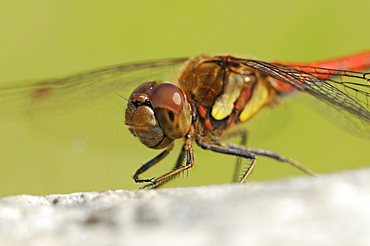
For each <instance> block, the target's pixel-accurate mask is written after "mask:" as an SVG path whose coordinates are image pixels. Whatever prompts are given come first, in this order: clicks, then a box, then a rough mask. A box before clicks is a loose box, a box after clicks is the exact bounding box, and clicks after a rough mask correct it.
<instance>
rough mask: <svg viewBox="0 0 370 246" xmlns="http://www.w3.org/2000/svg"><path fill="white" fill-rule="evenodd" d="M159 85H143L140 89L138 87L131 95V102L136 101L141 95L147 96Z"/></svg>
mask: <svg viewBox="0 0 370 246" xmlns="http://www.w3.org/2000/svg"><path fill="white" fill-rule="evenodd" d="M156 84H157V83H156V82H146V83H143V84H141V85H139V86H138V87H136V89H135V90H134V91H133V92H132V93H131V95H130V98H129V99H130V101H134V100H135V97H137V96H139V95H140V94H147V93H148V91H149V90H150V89H151V88H152V87H154V86H155V85H156Z"/></svg>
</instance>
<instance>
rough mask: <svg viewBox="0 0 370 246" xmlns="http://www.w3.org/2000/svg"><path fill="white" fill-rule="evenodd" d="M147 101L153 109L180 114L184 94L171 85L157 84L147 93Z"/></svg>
mask: <svg viewBox="0 0 370 246" xmlns="http://www.w3.org/2000/svg"><path fill="white" fill-rule="evenodd" d="M148 97H149V100H150V102H151V104H152V106H153V108H162V109H167V110H170V111H173V112H176V113H178V112H180V111H181V110H182V108H183V105H184V100H185V99H184V93H183V92H182V91H181V90H180V88H179V87H177V86H176V85H173V84H168V83H164V84H159V85H157V86H154V87H153V88H152V89H151V90H150V91H149V92H148Z"/></svg>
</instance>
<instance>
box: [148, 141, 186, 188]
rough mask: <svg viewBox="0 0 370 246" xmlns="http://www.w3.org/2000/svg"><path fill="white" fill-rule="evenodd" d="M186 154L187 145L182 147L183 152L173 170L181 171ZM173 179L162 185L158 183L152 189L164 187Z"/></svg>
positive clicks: (165, 181)
mask: <svg viewBox="0 0 370 246" xmlns="http://www.w3.org/2000/svg"><path fill="white" fill-rule="evenodd" d="M185 152H186V149H185V144H183V145H182V148H181V152H180V154H179V157H178V158H177V161H176V163H175V166H174V167H173V169H172V170H176V169H179V168H180V167H181V166H182V163H183V162H184V160H185ZM170 180H171V179H170V178H168V179H166V180H163V181H162V182H160V183H157V184H156V185H153V186H152V189H157V188H159V187H161V186H163V185H164V184H166V183H167V182H169V181H170Z"/></svg>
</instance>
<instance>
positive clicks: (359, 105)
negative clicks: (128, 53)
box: [0, 51, 370, 189]
mask: <svg viewBox="0 0 370 246" xmlns="http://www.w3.org/2000/svg"><path fill="white" fill-rule="evenodd" d="M369 68H370V51H365V52H361V53H357V54H352V55H349V56H344V57H340V58H335V59H328V60H323V61H318V62H311V63H292V62H264V61H260V60H254V59H247V58H240V57H233V56H207V55H201V56H198V57H193V58H179V59H168V60H159V61H150V62H142V63H135V64H124V65H118V66H112V67H108V68H103V69H99V70H92V71H88V72H84V73H79V74H76V75H71V76H66V77H61V78H52V79H46V80H37V81H24V82H14V83H8V84H7V83H5V84H1V85H0V104H1V106H0V112H1V115H0V119H1V120H4V119H5V120H7V117H8V116H12V117H13V118H17V117H19V116H20V115H26V116H27V117H28V118H29V119H31V120H32V121H33V122H35V123H36V124H37V123H40V125H42V123H43V122H45V121H48V120H49V119H50V122H52V123H48V124H49V125H52V126H53V127H55V128H58V127H59V126H60V125H59V121H61V119H62V118H63V117H64V118H63V120H64V122H68V121H77V119H80V120H82V119H85V118H87V119H94V118H96V117H98V116H99V115H104V113H106V112H108V111H109V112H111V114H112V118H113V117H115V119H117V117H119V118H121V117H122V111H124V117H122V118H124V123H125V124H126V125H127V126H128V131H129V132H131V133H132V135H133V136H134V137H136V138H138V139H139V141H140V142H141V143H142V144H144V145H145V146H146V147H149V148H151V149H163V150H162V151H161V152H160V153H159V154H158V155H156V156H155V157H154V158H152V159H151V160H149V161H148V162H147V163H145V164H144V165H142V166H141V167H140V168H139V169H138V170H137V171H136V173H134V175H133V179H134V181H135V182H137V183H143V184H144V185H142V186H141V187H140V188H141V189H143V188H157V187H160V186H162V185H163V184H165V183H167V182H168V181H170V180H171V179H172V178H174V177H177V176H179V174H181V173H183V172H184V171H186V170H188V169H190V168H192V167H193V166H194V164H195V158H194V149H193V146H194V144H196V145H198V146H200V147H201V148H203V149H205V150H210V151H212V152H216V153H221V154H226V155H231V156H235V157H237V164H236V171H235V175H234V178H233V179H234V181H236V182H239V183H242V182H245V180H246V179H247V178H248V177H249V175H250V174H251V172H252V171H253V169H254V167H255V165H256V163H257V156H266V157H270V158H273V159H276V160H278V161H281V162H285V163H288V164H290V165H292V166H294V167H296V168H298V169H300V170H301V171H303V172H305V173H307V174H309V175H314V176H315V175H317V174H316V173H315V172H313V171H312V170H310V169H309V168H307V167H305V166H303V165H302V164H301V163H299V162H298V161H296V160H293V159H291V158H288V157H286V156H284V155H282V154H280V153H277V152H274V151H271V150H266V149H257V148H252V147H247V146H246V145H245V143H246V138H247V134H246V131H245V130H244V128H245V126H247V125H248V124H247V122H249V121H250V120H251V119H252V118H254V117H255V115H257V114H259V112H261V111H262V109H264V108H268V107H275V106H276V105H279V104H280V103H281V101H282V100H283V99H284V98H285V97H288V96H289V95H292V94H298V93H304V94H306V95H309V96H310V97H311V98H312V99H313V100H315V101H318V102H323V104H322V105H329V106H330V108H331V109H334V111H336V112H338V114H339V115H341V119H343V121H344V122H339V124H343V125H345V127H347V128H349V129H350V130H351V131H352V132H354V133H355V134H357V135H360V136H361V137H364V138H367V139H368V138H370V137H369V136H370V124H369V123H370V111H369V107H370V99H369V98H370V76H369V73H367V72H363V71H366V70H367V69H369ZM361 71H362V72H361ZM174 73H178V75H175V76H173V74H174ZM164 74H169V75H168V76H167V77H163V75H164ZM145 81H146V82H145ZM143 82H144V83H143ZM140 83H143V84H140ZM117 94H118V95H119V96H118V95H117ZM128 95H130V96H129V97H128V98H127V99H124V100H126V103H124V104H126V105H125V106H122V98H125V97H127V96H128ZM112 98H114V100H112ZM97 102H99V103H100V102H105V103H103V104H102V105H100V104H99V105H98V103H97ZM319 105H321V104H319ZM122 107H123V110H122ZM111 108H114V110H109V109H111ZM71 111H72V112H73V113H71ZM113 114H114V115H113ZM117 115H118V116H117ZM103 118H104V119H103V121H104V120H106V121H109V120H110V118H111V117H103ZM99 122H101V120H99V121H86V123H84V126H86V128H89V126H87V125H88V124H91V125H94V127H95V129H98V130H96V131H94V132H93V133H91V132H89V133H87V134H85V133H84V132H83V131H84V130H85V127H82V128H78V129H75V127H74V125H73V124H71V125H70V126H68V127H65V126H64V128H61V129H62V130H61V133H60V134H62V135H63V136H67V135H68V134H69V135H70V136H73V137H76V136H87V135H93V136H98V135H99V134H101V135H102V136H104V137H106V135H104V133H105V132H106V131H105V130H104V129H103V127H100V126H99ZM72 123H73V122H72ZM115 124H116V125H112V127H116V128H117V129H118V128H119V129H122V128H123V127H122V126H121V125H120V124H122V125H123V119H122V121H120V120H117V121H116V123H115ZM239 126H242V127H239ZM126 130H127V129H126ZM117 132H119V131H117ZM84 134H85V135H84ZM117 135H118V139H119V140H118V141H122V142H123V141H126V139H124V138H123V137H122V136H121V135H120V134H117ZM235 136H236V137H239V138H240V139H241V141H240V144H234V143H228V142H227V139H228V138H230V137H235ZM83 139H85V140H86V141H88V137H84V138H83ZM100 139H102V138H100ZM176 140H182V148H181V151H180V154H179V156H178V158H177V161H176V162H175V165H174V168H173V169H171V170H170V171H168V172H166V173H164V174H162V175H159V176H158V177H156V178H141V176H142V175H143V174H144V173H145V172H146V171H147V170H149V169H150V168H151V167H153V166H154V165H156V164H157V163H160V162H161V161H162V160H163V159H164V158H165V157H166V156H167V155H168V154H169V153H170V152H171V150H172V149H173V148H174V145H175V142H177V141H176ZM101 144H102V145H104V143H101ZM243 161H246V162H247V168H246V170H244V171H240V167H241V165H242V162H243Z"/></svg>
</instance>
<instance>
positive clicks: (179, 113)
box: [125, 82, 192, 149]
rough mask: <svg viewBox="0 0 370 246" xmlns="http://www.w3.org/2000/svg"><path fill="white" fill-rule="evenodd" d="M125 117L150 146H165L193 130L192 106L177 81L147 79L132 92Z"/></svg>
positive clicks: (137, 134) (128, 123) (155, 147)
mask: <svg viewBox="0 0 370 246" xmlns="http://www.w3.org/2000/svg"><path fill="white" fill-rule="evenodd" d="M125 120H126V125H128V126H129V129H130V131H131V133H132V134H133V135H134V136H136V137H138V138H139V140H140V142H141V143H143V144H144V145H146V146H147V147H149V148H153V149H162V148H166V147H167V146H169V145H170V144H171V143H172V142H173V141H174V140H175V139H178V138H182V137H184V136H185V135H186V133H187V132H188V131H189V128H190V125H191V122H192V118H191V107H190V104H189V103H188V101H187V99H186V96H185V94H184V93H183V92H182V90H181V89H180V88H179V87H177V86H176V85H173V84H169V83H163V84H157V83H156V82H146V83H144V84H141V85H140V86H138V87H137V88H136V89H135V90H134V91H133V92H132V94H131V96H130V98H129V102H128V104H127V107H126V112H125Z"/></svg>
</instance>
